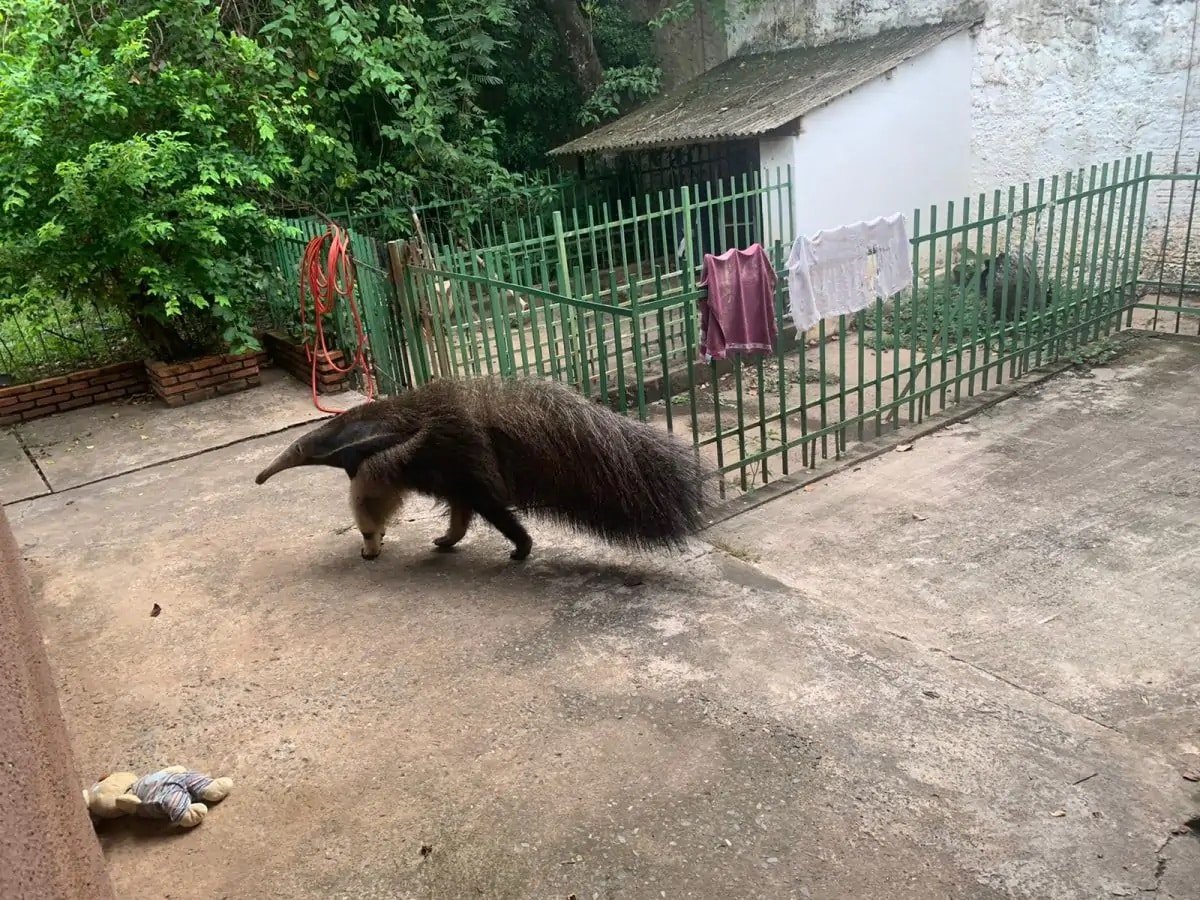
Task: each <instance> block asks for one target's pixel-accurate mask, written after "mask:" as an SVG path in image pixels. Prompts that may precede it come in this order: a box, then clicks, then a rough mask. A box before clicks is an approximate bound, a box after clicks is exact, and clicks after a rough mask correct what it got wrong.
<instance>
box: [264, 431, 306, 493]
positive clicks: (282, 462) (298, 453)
mask: <svg viewBox="0 0 1200 900" xmlns="http://www.w3.org/2000/svg"><path fill="white" fill-rule="evenodd" d="M311 462H312V460H310V459H309V456H308V453H307V451H306V450H305V448H304V445H303V442H302V441H296V442H295V443H294V444H292V445H291V446H290V447H288V448H287V449H286V450H284V451H283V452H282V453H280V454H279V456H277V457H275V461H274V462H273V463H271V464H270V465H269V466H267V467H266V468H265V469H263V470H262V471H261V472H259V473H258V477H257V478H255V479H254V483H255V484H263V483H264V482H266V480H267V479H268V478H270V477H271V476H272V475H274V474H276V473H278V472H282V471H283V470H284V469H292V468H295V467H296V466H304V465H308V464H309V463H311Z"/></svg>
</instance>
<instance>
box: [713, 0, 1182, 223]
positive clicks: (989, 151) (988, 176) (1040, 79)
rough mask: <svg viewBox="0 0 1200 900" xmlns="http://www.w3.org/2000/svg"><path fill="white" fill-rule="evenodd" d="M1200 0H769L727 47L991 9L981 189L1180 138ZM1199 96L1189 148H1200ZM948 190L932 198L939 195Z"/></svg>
mask: <svg viewBox="0 0 1200 900" xmlns="http://www.w3.org/2000/svg"><path fill="white" fill-rule="evenodd" d="M1196 9H1197V3H1196V0H990V2H987V3H984V4H975V3H967V4H964V3H963V2H961V0H906V2H904V3H893V2H886V0H762V5H761V6H760V7H759V8H758V9H757V10H756V11H755V12H752V13H737V14H735V17H734V21H733V22H731V24H730V31H729V44H730V52H731V53H736V52H749V51H751V50H759V49H770V48H780V47H793V46H801V45H810V44H822V43H827V42H829V41H834V40H839V39H844V38H851V37H863V36H867V35H870V34H874V33H876V32H878V31H880V30H882V29H885V28H898V27H904V26H912V25H920V24H927V23H932V22H939V21H943V20H945V19H949V18H972V17H975V16H976V15H979V14H982V16H983V19H984V21H983V24H982V26H981V28H980V29H979V33H978V40H977V42H976V56H975V64H974V72H973V76H972V86H971V87H972V90H971V95H972V134H971V147H972V167H971V175H972V182H973V188H974V189H975V190H988V189H991V188H995V187H1001V186H1004V185H1007V184H1010V183H1013V182H1020V181H1023V180H1025V179H1028V178H1035V177H1038V176H1041V175H1051V174H1055V173H1058V172H1062V171H1065V170H1067V169H1071V168H1076V167H1079V166H1085V165H1091V164H1092V163H1095V162H1099V161H1102V160H1105V159H1113V158H1115V157H1117V156H1120V155H1124V154H1128V153H1133V152H1139V151H1144V150H1151V151H1155V152H1156V153H1161V155H1162V159H1161V162H1163V163H1165V162H1167V161H1168V158H1169V156H1170V154H1171V153H1173V152H1174V150H1175V148H1176V147H1177V145H1178V144H1179V139H1180V124H1181V118H1182V114H1183V107H1184V91H1185V87H1186V82H1187V73H1188V68H1189V66H1193V65H1195V62H1196V56H1197V54H1196V53H1195V52H1194V51H1193V47H1192V25H1193V17H1194V16H1195V14H1196ZM1197 105H1198V104H1197V102H1196V98H1195V96H1193V98H1192V102H1191V104H1190V108H1189V111H1188V114H1187V116H1186V122H1184V123H1183V147H1184V148H1185V151H1188V150H1190V151H1191V152H1192V153H1194V152H1195V150H1197V149H1200V113H1198V112H1197V111H1196V106H1197ZM942 199H949V198H930V202H937V201H940V200H942Z"/></svg>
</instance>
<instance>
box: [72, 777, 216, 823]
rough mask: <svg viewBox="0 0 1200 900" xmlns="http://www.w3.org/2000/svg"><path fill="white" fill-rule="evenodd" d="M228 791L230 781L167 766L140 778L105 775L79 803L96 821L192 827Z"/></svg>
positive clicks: (200, 820)
mask: <svg viewBox="0 0 1200 900" xmlns="http://www.w3.org/2000/svg"><path fill="white" fill-rule="evenodd" d="M232 789H233V779H231V778H209V777H208V776H207V775H201V774H200V773H199V772H189V771H188V770H187V768H186V767H184V766H171V767H170V768H169V769H163V770H161V771H159V772H154V773H153V774H150V775H144V776H142V777H141V778H138V776H137V775H135V774H133V773H132V772H114V773H112V774H111V775H106V776H105V777H104V778H102V779H101V780H100V781H97V782H96V783H95V784H93V785H92V787H91V789H90V790H86V791H84V792H83V802H84V803H85V804H87V808H88V811H89V812H90V813H91V814H92V815H93V816H95V817H96V818H97V819H115V818H117V817H119V816H125V815H138V816H144V817H146V818H150V819H169V820H170V821H171V824H172V825H178V826H179V827H181V828H192V827H194V826H196V825H199V824H200V823H201V822H202V821H203V820H204V817H205V816H206V815H207V814H208V807H207V806H205V805H204V804H205V803H219V802H220V801H222V800H224V799H225V798H226V797H228V796H229V792H230V791H231V790H232ZM199 801H204V803H202V802H199Z"/></svg>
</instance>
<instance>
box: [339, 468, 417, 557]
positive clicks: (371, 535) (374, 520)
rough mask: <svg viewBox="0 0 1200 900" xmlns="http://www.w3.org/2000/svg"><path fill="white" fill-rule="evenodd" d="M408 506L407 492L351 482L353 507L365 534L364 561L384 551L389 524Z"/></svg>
mask: <svg viewBox="0 0 1200 900" xmlns="http://www.w3.org/2000/svg"><path fill="white" fill-rule="evenodd" d="M403 503H404V491H400V490H396V489H395V488H393V487H389V486H387V485H382V484H378V483H376V482H371V481H367V480H366V479H359V478H354V479H351V481H350V508H351V510H352V511H353V512H354V522H355V524H356V525H358V530H359V531H360V532H362V539H363V545H362V558H363V559H375V558H376V557H377V556H379V553H380V551H381V550H382V549H383V536H384V535H385V534H387V523H388V519H390V518H391V517H392V516H393V515H395V513H396V510H398V509H399V508H400V506H401V505H402V504H403Z"/></svg>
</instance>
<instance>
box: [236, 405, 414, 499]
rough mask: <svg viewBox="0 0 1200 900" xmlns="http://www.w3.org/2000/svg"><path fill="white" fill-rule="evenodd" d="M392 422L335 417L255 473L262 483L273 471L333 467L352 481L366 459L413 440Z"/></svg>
mask: <svg viewBox="0 0 1200 900" xmlns="http://www.w3.org/2000/svg"><path fill="white" fill-rule="evenodd" d="M413 435H414V433H413V432H405V431H402V430H398V429H397V428H396V426H395V424H394V423H385V422H379V421H371V420H369V419H368V420H359V419H345V418H342V417H341V416H338V417H337V418H335V419H332V420H330V421H329V422H326V423H325V424H324V425H322V426H321V427H320V428H318V429H316V430H315V431H311V432H309V433H308V434H306V435H304V436H303V437H301V438H299V439H298V440H296V442H295V443H293V444H292V445H291V446H290V447H288V448H287V449H286V450H284V451H283V452H282V453H281V454H279V456H278V457H277V458H276V460H275V461H274V462H273V463H271V465H269V466H267V467H266V468H265V469H263V470H262V472H260V473H259V475H258V477H257V478H256V479H254V480H255V482H256V483H258V484H262V483H263V482H264V481H266V480H267V479H268V478H270V477H271V476H272V475H274V474H276V473H277V472H282V471H283V470H284V469H291V468H293V467H295V466H333V467H334V468H337V469H344V470H345V472H346V474H347V475H349V476H350V477H351V478H353V477H354V476H355V475H356V474H358V470H359V467H360V466H361V465H362V464H363V462H365V461H366V460H367V459H368V458H370V457H372V456H374V455H375V454H376V453H379V452H381V451H383V450H387V449H389V448H391V447H395V446H397V445H399V444H402V443H404V442H405V441H408V440H410V439H412V438H413Z"/></svg>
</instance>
